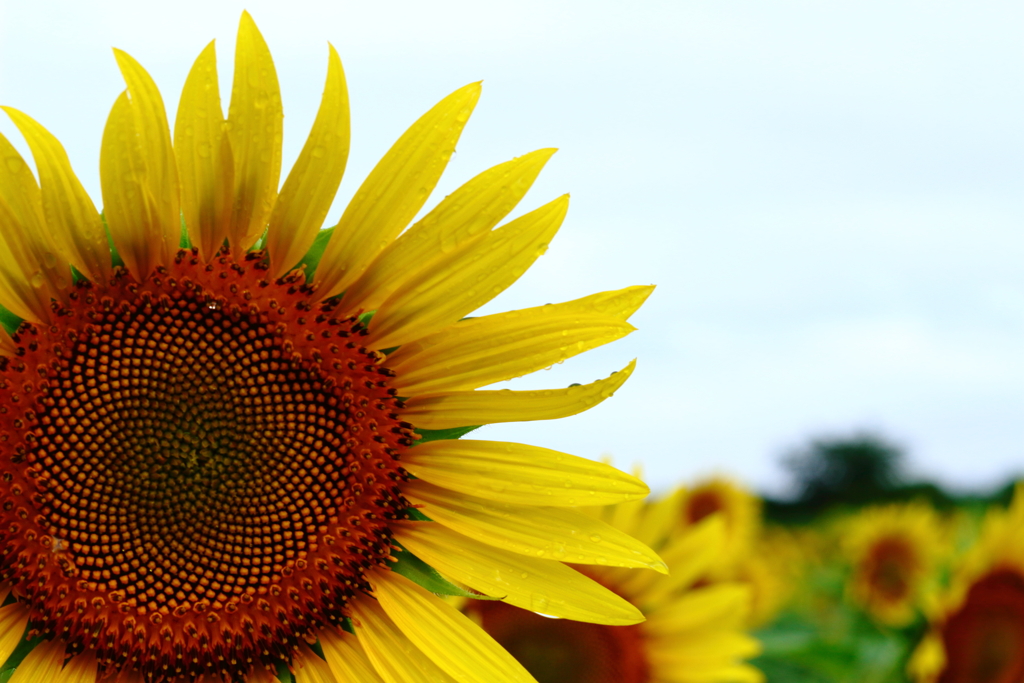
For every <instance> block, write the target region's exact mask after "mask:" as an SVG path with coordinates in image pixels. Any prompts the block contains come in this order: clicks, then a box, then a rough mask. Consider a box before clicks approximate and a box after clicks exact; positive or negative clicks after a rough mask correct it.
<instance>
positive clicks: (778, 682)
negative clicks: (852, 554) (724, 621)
mask: <svg viewBox="0 0 1024 683" xmlns="http://www.w3.org/2000/svg"><path fill="white" fill-rule="evenodd" d="M846 573H847V572H846V569H845V567H843V566H842V565H841V564H839V563H835V562H832V563H829V564H826V565H823V566H817V567H815V568H813V569H812V570H810V572H809V573H808V575H807V576H806V577H805V578H804V580H803V581H802V582H801V587H800V592H799V594H798V595H797V596H796V597H795V599H794V600H793V602H792V603H791V604H790V606H789V609H788V610H787V611H786V612H784V613H783V614H782V615H780V616H779V617H778V618H777V619H776V620H775V621H774V622H773V623H772V624H770V625H769V626H767V627H765V628H763V629H762V630H761V631H759V632H757V633H755V634H754V635H755V636H756V637H757V638H758V639H759V640H760V641H761V643H762V645H763V647H764V652H763V653H762V655H761V656H760V657H758V658H757V659H755V660H753V662H751V663H752V664H754V665H755V666H757V667H758V668H760V669H761V670H762V671H763V672H764V673H765V676H766V678H767V680H768V682H769V683H908V682H907V678H906V676H905V675H904V669H905V667H906V661H907V657H909V655H910V652H911V651H912V649H913V647H914V646H915V645H916V643H917V640H918V637H919V634H920V629H919V628H917V627H912V628H911V629H907V630H896V629H887V628H883V627H880V626H878V625H876V624H874V623H873V622H872V621H871V620H870V619H869V618H868V617H867V616H866V615H864V614H863V613H862V612H861V611H860V610H858V609H856V608H855V607H853V606H851V605H849V604H848V603H847V602H846V601H845V600H844V597H843V593H844V587H845V582H846Z"/></svg>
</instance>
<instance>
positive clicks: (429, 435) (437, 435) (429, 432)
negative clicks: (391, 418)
mask: <svg viewBox="0 0 1024 683" xmlns="http://www.w3.org/2000/svg"><path fill="white" fill-rule="evenodd" d="M481 426H482V425H473V426H471V427H452V428H451V429H417V430H416V433H417V434H419V435H420V439H419V440H418V441H416V443H417V444H421V443H428V442H430V441H441V440H443V439H461V438H462V437H464V436H465V435H466V434H469V433H470V432H471V431H473V430H474V429H480V427H481Z"/></svg>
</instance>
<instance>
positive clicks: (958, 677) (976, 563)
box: [908, 485, 1024, 683]
mask: <svg viewBox="0 0 1024 683" xmlns="http://www.w3.org/2000/svg"><path fill="white" fill-rule="evenodd" d="M929 612H930V614H929V622H930V628H929V631H928V633H927V634H926V635H925V637H924V638H923V639H922V641H921V643H920V644H919V645H918V647H917V650H916V651H915V652H914V654H913V656H912V657H911V659H910V664H909V666H908V672H909V673H910V674H911V677H912V678H913V680H915V681H917V682H918V683H1016V682H1017V681H1021V680H1024V487H1022V486H1020V485H1018V487H1017V490H1016V492H1015V495H1014V498H1013V502H1012V503H1011V505H1010V508H1009V509H1008V510H1002V509H992V510H989V512H988V513H987V514H986V515H985V519H984V522H983V524H982V529H981V533H980V536H979V537H978V540H977V541H976V542H975V544H974V546H973V547H972V548H971V549H970V550H969V551H968V552H967V553H966V554H965V555H964V556H963V557H962V558H960V559H959V561H958V562H957V566H956V567H954V569H953V574H952V578H951V580H950V585H949V587H948V588H947V590H946V591H945V593H944V594H943V595H942V596H940V597H939V599H938V600H937V601H936V602H935V603H934V604H933V605H932V607H931V609H930V610H929Z"/></svg>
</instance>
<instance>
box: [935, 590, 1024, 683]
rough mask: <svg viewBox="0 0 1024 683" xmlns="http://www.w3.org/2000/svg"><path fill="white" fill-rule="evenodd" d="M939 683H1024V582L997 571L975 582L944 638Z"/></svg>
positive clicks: (952, 619)
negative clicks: (941, 672)
mask: <svg viewBox="0 0 1024 683" xmlns="http://www.w3.org/2000/svg"><path fill="white" fill-rule="evenodd" d="M943 639H944V641H945V646H946V655H947V662H948V663H947V665H946V670H945V671H944V672H943V674H942V677H941V678H940V679H939V680H940V683H968V682H969V683H1021V681H1024V647H1022V643H1024V577H1022V576H1021V575H1020V574H1019V573H1017V572H1015V571H1010V570H997V571H995V572H993V573H991V574H989V575H988V576H986V577H984V578H982V579H981V580H979V581H977V582H976V583H975V584H974V585H973V586H972V587H971V590H970V591H969V592H968V594H967V599H966V600H965V601H964V606H963V607H962V608H961V609H960V611H959V612H957V613H956V614H954V615H953V616H952V617H951V618H950V619H949V621H948V622H947V623H946V627H945V629H944V632H943Z"/></svg>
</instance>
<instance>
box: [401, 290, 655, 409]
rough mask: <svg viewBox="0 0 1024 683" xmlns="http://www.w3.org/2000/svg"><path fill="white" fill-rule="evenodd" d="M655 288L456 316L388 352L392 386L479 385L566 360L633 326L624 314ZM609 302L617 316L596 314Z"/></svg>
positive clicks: (409, 392) (414, 390) (406, 390)
mask: <svg viewBox="0 0 1024 683" xmlns="http://www.w3.org/2000/svg"><path fill="white" fill-rule="evenodd" d="M652 291H654V288H653V287H629V288H627V289H623V290H619V291H618V292H602V293H601V294H594V295H592V296H588V297H584V298H582V299H576V300H575V301H569V302H566V303H562V304H549V305H547V306H538V307H536V308H526V309H523V310H519V311H509V312H508V313H498V314H496V315H488V316H484V317H482V318H471V319H469V320H462V321H459V322H458V323H456V324H455V325H452V326H450V327H448V328H446V329H444V330H441V331H440V332H437V333H435V334H432V335H430V336H428V337H424V338H423V339H419V340H417V341H415V342H412V343H410V344H406V345H404V346H402V347H401V348H399V349H398V350H397V351H396V352H394V353H393V354H391V355H390V356H388V362H387V365H388V367H389V368H391V369H392V370H394V371H395V373H396V375H397V376H396V377H395V380H394V383H393V386H394V387H395V388H396V389H398V393H399V395H401V396H416V395H417V394H426V393H432V392H435V391H456V390H460V389H476V388H477V387H482V386H484V385H487V384H493V383H494V382H500V381H503V380H507V379H512V378H513V377H520V376H522V375H525V374H528V373H531V372H534V371H536V370H540V369H542V368H546V367H549V366H551V365H554V364H555V363H561V362H562V361H564V360H566V359H568V358H571V357H573V356H575V355H577V354H580V353H583V352H584V351H589V350H590V349H593V348H596V347H598V346H601V345H602V344H607V343H608V342H611V341H615V340H616V339H621V338H622V337H624V336H626V335H627V334H629V333H630V332H632V331H634V330H635V329H636V328H634V327H633V326H632V325H630V324H629V323H627V322H625V318H626V317H628V316H629V315H631V314H632V313H633V312H634V311H635V310H636V309H637V308H639V307H640V305H641V304H642V303H643V302H644V300H645V299H647V297H648V296H649V295H650V293H651V292H652ZM609 300H612V301H615V300H619V301H620V302H621V303H620V305H618V306H614V309H615V313H614V314H612V315H608V314H606V313H601V312H599V309H601V308H605V309H607V308H609V306H607V305H606V304H608V303H609ZM625 301H628V302H629V305H625V304H624V302H625ZM622 312H625V315H621V314H620V313H622Z"/></svg>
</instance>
